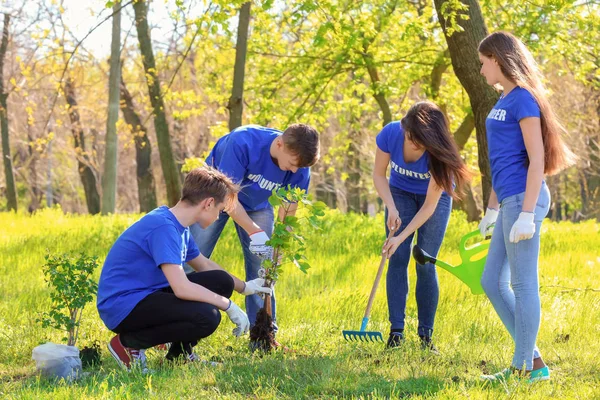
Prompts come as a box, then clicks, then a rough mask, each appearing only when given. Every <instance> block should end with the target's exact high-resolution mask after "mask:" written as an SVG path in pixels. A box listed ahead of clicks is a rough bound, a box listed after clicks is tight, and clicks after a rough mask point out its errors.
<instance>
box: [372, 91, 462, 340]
mask: <svg viewBox="0 0 600 400" xmlns="http://www.w3.org/2000/svg"><path fill="white" fill-rule="evenodd" d="M376 141H377V152H376V155H375V168H374V171H373V181H374V183H375V189H376V190H377V193H378V194H379V197H381V199H382V200H383V202H384V203H385V205H386V221H387V222H386V226H385V229H386V235H387V234H388V233H389V231H390V230H393V229H398V232H397V233H396V235H395V236H394V237H393V238H392V239H390V240H389V242H387V244H386V245H385V246H384V249H383V251H384V252H387V256H388V258H389V259H390V261H389V267H388V273H387V297H388V308H389V314H390V323H391V330H390V336H389V339H388V341H387V347H396V346H398V345H399V344H400V343H401V342H402V340H403V339H404V317H405V309H406V299H407V297H408V262H409V260H410V247H411V246H410V245H411V242H412V239H413V236H414V232H415V231H417V230H418V238H417V244H418V245H419V246H420V247H421V248H422V249H423V250H425V251H426V252H428V253H429V254H431V255H432V256H434V257H435V256H437V253H438V251H439V249H440V246H441V244H442V240H443V238H444V234H445V232H446V226H447V225H448V219H449V218H450V211H451V209H452V198H453V197H457V192H456V191H455V188H456V187H461V186H462V185H463V184H464V183H465V182H466V181H467V180H468V179H469V172H468V171H467V169H466V167H465V165H464V162H463V160H462V158H461V157H460V154H459V152H458V147H457V146H456V143H455V142H454V139H453V137H452V135H451V134H450V131H449V129H448V121H447V120H446V117H445V116H444V113H443V112H442V111H441V110H440V109H439V107H438V106H436V105H435V104H433V103H430V102H420V103H417V104H415V105H414V106H413V107H411V109H410V110H409V111H408V113H407V114H406V116H405V117H404V118H402V121H395V122H391V123H389V124H388V125H386V126H385V127H384V128H383V130H382V131H381V132H380V133H379V134H378V135H377V140H376ZM388 165H389V166H390V167H391V172H390V179H389V182H388V179H387V177H386V174H387V168H388ZM438 297H439V286H438V280H437V273H436V270H435V266H434V265H432V264H430V263H427V264H426V265H418V266H417V289H416V299H417V308H418V314H419V326H418V334H419V338H420V339H421V344H422V346H423V347H424V348H427V349H430V350H433V351H437V350H436V349H435V346H434V345H433V343H432V341H431V337H432V334H433V323H434V319H435V312H436V309H437V304H438Z"/></svg>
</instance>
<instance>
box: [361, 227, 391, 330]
mask: <svg viewBox="0 0 600 400" xmlns="http://www.w3.org/2000/svg"><path fill="white" fill-rule="evenodd" d="M398 228H399V227H397V228H395V229H392V230H390V232H389V233H388V237H387V239H385V242H384V243H383V246H385V245H386V244H387V242H388V241H389V240H390V239H391V238H393V237H394V234H395V233H396V231H397V230H398ZM386 260H387V253H382V255H381V261H380V262H379V269H378V270H377V275H376V276H375V282H373V288H372V289H371V294H370V295H369V301H368V303H367V309H366V310H365V318H366V319H368V318H369V317H370V316H371V308H372V307H373V301H374V300H375V293H377V287H378V286H379V281H380V280H381V275H383V268H384V267H385V262H386Z"/></svg>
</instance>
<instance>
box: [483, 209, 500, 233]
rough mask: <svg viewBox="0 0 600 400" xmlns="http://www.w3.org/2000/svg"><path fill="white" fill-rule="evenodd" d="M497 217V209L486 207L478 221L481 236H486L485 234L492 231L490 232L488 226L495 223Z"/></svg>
mask: <svg viewBox="0 0 600 400" xmlns="http://www.w3.org/2000/svg"><path fill="white" fill-rule="evenodd" d="M497 219H498V210H494V209H493V208H489V207H488V209H487V210H486V211H485V215H484V216H483V218H482V219H481V221H480V222H479V232H480V233H481V236H483V237H486V236H487V235H490V234H491V233H492V232H490V228H491V226H492V225H493V224H495V223H496V220H497Z"/></svg>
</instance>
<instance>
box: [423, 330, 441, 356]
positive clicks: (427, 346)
mask: <svg viewBox="0 0 600 400" xmlns="http://www.w3.org/2000/svg"><path fill="white" fill-rule="evenodd" d="M419 339H420V340H421V348H422V349H423V350H429V351H430V352H431V353H433V354H435V355H436V356H439V355H440V351H439V350H438V349H437V347H435V345H434V344H433V341H432V340H431V336H421V335H419Z"/></svg>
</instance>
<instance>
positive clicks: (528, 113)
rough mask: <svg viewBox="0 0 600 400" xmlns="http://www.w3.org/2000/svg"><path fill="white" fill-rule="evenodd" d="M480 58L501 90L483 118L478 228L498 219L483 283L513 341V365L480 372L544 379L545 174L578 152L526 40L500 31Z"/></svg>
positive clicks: (547, 375) (482, 45) (547, 199)
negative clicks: (482, 207)
mask: <svg viewBox="0 0 600 400" xmlns="http://www.w3.org/2000/svg"><path fill="white" fill-rule="evenodd" d="M479 59H480V61H481V74H482V75H483V76H484V77H485V79H486V81H487V83H488V84H489V85H500V86H502V90H503V92H502V95H501V96H500V99H499V100H498V102H497V103H496V105H495V107H494V108H493V109H492V111H491V112H490V113H489V115H488V117H487V120H486V130H487V141H488V151H489V157H490V165H491V173H492V192H491V194H490V198H489V202H488V208H487V211H486V213H485V216H484V217H483V219H482V220H481V223H480V224H479V229H480V231H481V234H482V235H485V233H487V232H488V231H489V230H490V228H492V225H493V224H495V226H494V227H493V234H492V242H491V244H490V248H489V253H488V256H487V261H486V265H485V270H484V272H483V277H482V278H481V284H482V286H483V288H484V290H485V293H486V294H487V296H488V297H489V299H490V301H491V302H492V305H493V306H494V309H495V310H496V312H497V313H498V315H499V316H500V319H501V320H502V322H503V323H504V326H505V327H506V329H507V330H508V332H509V333H510V335H511V336H512V338H513V340H514V342H515V353H514V356H513V359H512V364H511V368H507V369H505V370H503V371H501V372H498V373H496V374H494V375H484V376H482V379H484V380H490V381H497V380H504V379H506V378H508V377H509V376H511V375H512V374H513V372H518V371H520V373H521V374H523V375H526V376H527V377H528V378H529V380H530V381H531V382H534V381H538V380H546V379H549V378H550V371H549V370H548V367H547V366H546V364H544V361H543V360H542V357H541V354H540V352H539V350H538V348H537V347H536V344H535V342H536V337H537V333H538V330H539V326H540V312H541V306H540V295H539V282H538V255H539V249H540V228H541V225H542V220H543V219H544V217H545V216H546V214H547V213H548V209H549V207H550V192H549V191H548V187H547V186H546V183H545V182H544V174H554V173H557V172H558V171H560V170H561V169H563V168H565V167H567V166H569V165H570V164H571V163H572V161H573V159H574V157H573V154H572V153H571V152H570V151H569V149H568V148H567V147H566V146H565V144H564V143H563V141H562V140H561V136H560V134H561V131H564V129H563V127H562V126H561V125H560V124H559V122H558V121H557V119H556V117H555V115H554V113H553V112H552V108H551V107H550V104H549V102H548V100H547V98H546V95H545V90H544V87H543V85H542V82H541V75H540V73H539V71H538V69H537V66H536V63H535V61H534V59H533V57H532V55H531V53H530V52H529V51H528V50H527V48H526V47H525V45H524V44H523V43H522V42H521V41H520V40H519V39H517V38H516V37H515V36H513V35H511V34H510V33H506V32H495V33H493V34H491V35H489V36H488V37H486V38H485V39H484V40H483V41H482V42H481V43H480V45H479ZM509 284H510V285H509Z"/></svg>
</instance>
